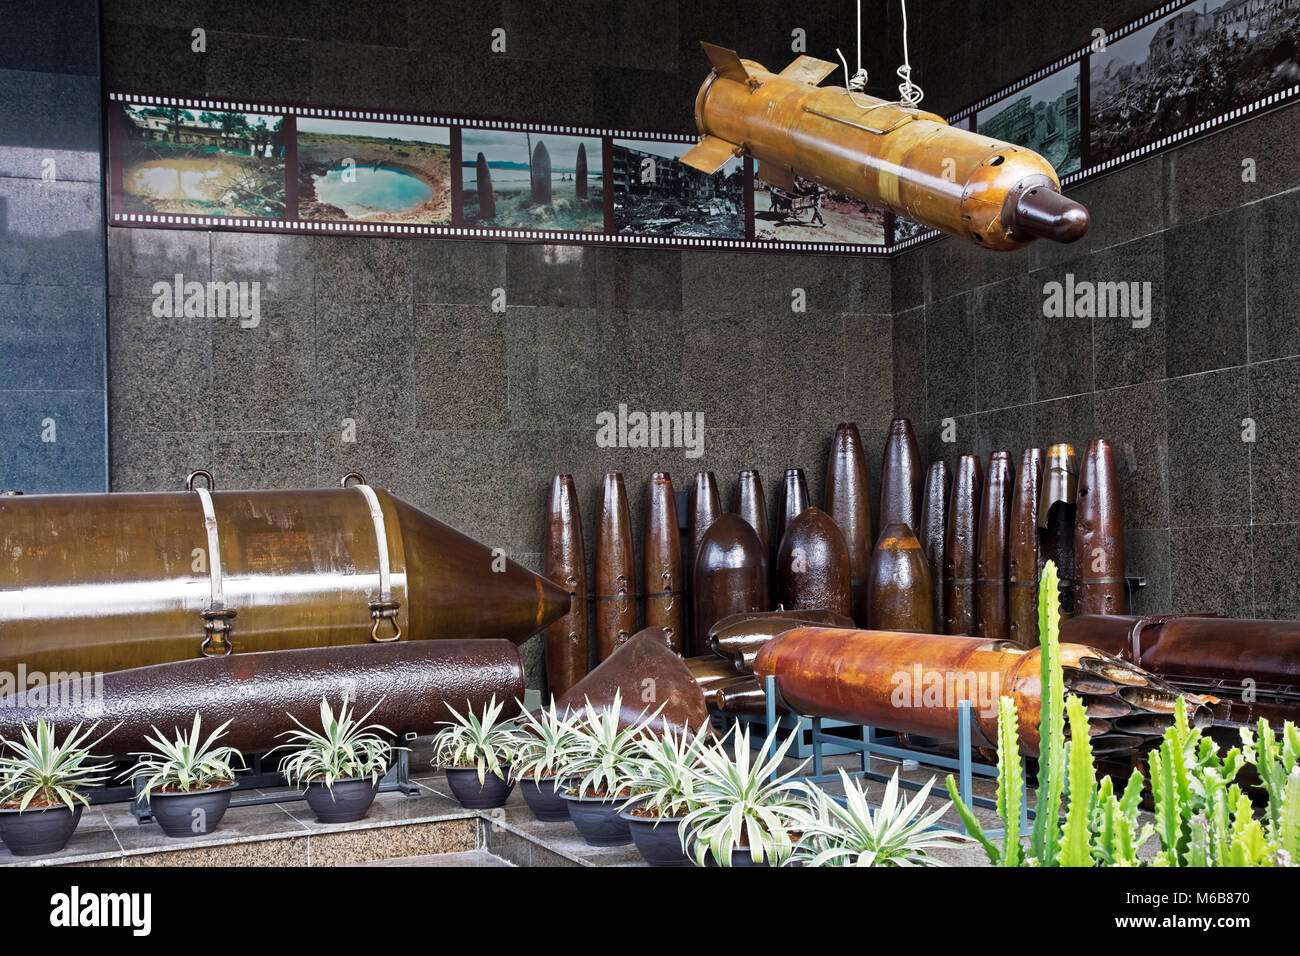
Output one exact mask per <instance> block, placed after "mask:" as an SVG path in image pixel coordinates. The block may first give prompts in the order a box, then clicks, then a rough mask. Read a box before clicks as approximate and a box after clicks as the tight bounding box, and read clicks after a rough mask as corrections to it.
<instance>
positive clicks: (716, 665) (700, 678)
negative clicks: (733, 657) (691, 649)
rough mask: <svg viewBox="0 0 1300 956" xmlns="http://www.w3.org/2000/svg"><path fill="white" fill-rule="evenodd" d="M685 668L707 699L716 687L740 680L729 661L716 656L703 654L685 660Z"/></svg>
mask: <svg viewBox="0 0 1300 956" xmlns="http://www.w3.org/2000/svg"><path fill="white" fill-rule="evenodd" d="M686 666H687V668H688V669H689V670H690V672H691V676H692V677H693V678H695V683H697V684H699V685H700V690H701V691H702V692H703V693H704V695H705V697H706V698H707V697H708V696H709V695H710V694H712V693H713V691H714V690H716V689H717V688H718V687H721V686H722V685H723V684H731V683H734V682H736V681H738V680H742V679H743V678H742V677H741V675H740V674H737V673H736V669H735V668H734V667H733V666H732V665H731V661H729V660H727V659H726V658H725V657H719V656H718V655H717V654H703V655H701V656H699V657H688V658H686Z"/></svg>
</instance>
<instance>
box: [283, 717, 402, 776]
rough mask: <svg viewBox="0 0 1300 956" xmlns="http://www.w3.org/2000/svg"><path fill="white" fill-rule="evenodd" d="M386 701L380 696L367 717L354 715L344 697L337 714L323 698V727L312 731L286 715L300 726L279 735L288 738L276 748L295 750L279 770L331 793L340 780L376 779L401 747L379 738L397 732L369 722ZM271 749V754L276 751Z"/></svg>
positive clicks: (321, 718)
mask: <svg viewBox="0 0 1300 956" xmlns="http://www.w3.org/2000/svg"><path fill="white" fill-rule="evenodd" d="M381 703H383V698H382V697H381V698H380V699H379V700H378V701H376V703H375V706H374V707H371V708H370V709H369V710H368V711H366V714H365V716H364V717H360V718H357V717H353V716H352V713H351V709H350V707H349V705H348V702H347V701H346V700H345V701H344V702H343V705H342V707H340V708H339V712H338V715H337V716H336V715H335V714H334V711H333V709H332V708H331V707H330V704H329V700H328V699H327V698H325V697H322V698H321V701H320V722H321V729H320V730H312V729H311V728H310V727H308V726H307V725H306V724H304V723H303V722H302V721H300V720H299V719H298V718H297V717H295V716H293V714H286V716H287V717H288V718H289V719H290V720H292V721H293V722H294V723H295V724H297V725H298V728H297V729H296V730H286V731H285V732H284V733H282V734H279V735H278V736H280V737H287V738H289V742H288V743H284V744H281V745H280V746H278V747H276V748H275V750H286V749H289V750H292V751H293V753H292V754H290V755H289V757H288V758H287V759H286V760H285V761H284V763H283V764H281V766H280V772H281V773H283V774H284V776H285V778H286V779H288V781H289V782H290V783H323V784H325V786H326V788H328V789H329V791H330V792H331V793H333V792H334V783H335V781H338V780H353V779H357V778H360V777H370V779H371V781H372V782H377V781H378V780H379V778H380V777H381V776H383V774H384V772H385V771H386V770H387V769H388V761H389V759H390V758H391V757H392V755H393V752H394V751H395V750H399V749H405V748H398V747H394V746H393V745H392V744H391V743H389V742H388V740H386V739H384V738H383V737H380V736H379V734H378V733H376V731H380V732H382V733H384V734H385V735H387V737H390V738H391V737H394V736H395V734H394V733H393V732H392V731H391V730H389V729H388V728H387V727H384V726H382V725H381V724H367V723H366V721H367V720H369V719H370V715H371V714H373V713H374V712H375V709H376V708H377V707H378V706H379V705H380V704H381ZM275 750H273V751H272V753H274V752H275Z"/></svg>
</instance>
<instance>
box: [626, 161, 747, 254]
mask: <svg viewBox="0 0 1300 956" xmlns="http://www.w3.org/2000/svg"><path fill="white" fill-rule="evenodd" d="M691 145H692V144H691V143H662V142H658V141H654V140H629V139H616V140H614V141H613V148H612V150H611V159H612V163H613V182H612V188H613V190H614V229H615V231H616V232H618V233H619V234H620V235H640V236H693V237H705V238H715V239H743V238H744V237H745V171H744V169H743V167H742V166H741V165H740V161H739V160H738V159H733V160H730V161H729V162H727V163H726V164H725V165H724V166H723V167H722V168H721V169H719V170H718V171H717V172H715V173H712V174H710V173H704V172H701V171H700V170H698V169H692V168H691V167H690V166H687V165H685V164H684V163H682V162H681V155H682V154H683V153H684V152H686V151H687V150H688V149H690V148H691Z"/></svg>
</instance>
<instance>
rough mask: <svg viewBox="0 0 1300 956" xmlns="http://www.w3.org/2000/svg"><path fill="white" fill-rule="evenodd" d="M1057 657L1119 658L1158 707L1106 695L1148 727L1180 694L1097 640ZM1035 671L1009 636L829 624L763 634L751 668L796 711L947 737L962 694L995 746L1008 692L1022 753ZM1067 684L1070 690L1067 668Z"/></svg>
mask: <svg viewBox="0 0 1300 956" xmlns="http://www.w3.org/2000/svg"><path fill="white" fill-rule="evenodd" d="M1062 657H1063V659H1069V660H1072V661H1075V662H1077V664H1078V669H1082V670H1084V671H1086V672H1090V673H1099V672H1100V671H1101V670H1102V669H1104V668H1106V667H1110V668H1116V667H1119V668H1122V669H1124V671H1125V673H1126V674H1128V675H1130V677H1131V679H1132V680H1135V681H1140V682H1141V683H1140V685H1135V686H1142V687H1143V688H1144V689H1145V690H1146V692H1147V693H1148V694H1149V695H1150V697H1151V700H1152V701H1153V702H1158V703H1159V706H1151V707H1145V708H1144V707H1141V706H1139V705H1135V704H1134V703H1133V702H1132V701H1129V700H1123V699H1121V698H1119V697H1118V696H1116V697H1115V698H1114V700H1113V701H1110V702H1111V703H1113V704H1114V705H1115V706H1119V705H1120V704H1121V703H1122V704H1124V705H1127V706H1128V707H1129V708H1130V711H1129V717H1127V718H1125V719H1126V720H1129V722H1130V723H1131V724H1132V723H1135V722H1134V721H1132V719H1131V718H1132V717H1133V716H1135V715H1138V714H1141V715H1144V716H1146V717H1147V718H1148V723H1147V724H1146V726H1155V723H1156V722H1163V726H1168V725H1169V724H1171V723H1172V721H1173V715H1172V710H1170V709H1168V708H1169V707H1171V706H1172V702H1173V701H1175V700H1176V699H1177V696H1178V693H1177V691H1176V690H1175V689H1174V688H1172V687H1170V686H1169V685H1168V684H1166V683H1164V682H1162V681H1160V680H1159V679H1158V678H1156V677H1154V676H1153V675H1150V674H1146V673H1144V672H1142V671H1140V670H1139V669H1137V668H1135V667H1133V666H1132V665H1127V664H1125V663H1124V662H1122V661H1118V660H1115V659H1113V658H1109V657H1108V656H1107V655H1106V654H1104V653H1103V652H1101V651H1100V650H1098V649H1096V648H1090V647H1068V646H1065V645H1063V646H1062ZM1039 675H1040V660H1039V652H1038V651H1037V650H1036V649H1035V650H1030V651H1026V650H1023V649H1021V648H1017V647H1015V646H1014V645H1012V644H1010V643H1008V642H996V641H986V640H984V639H982V638H974V637H953V636H951V635H941V634H901V633H898V632H893V631H860V630H840V629H828V628H796V629H794V630H791V631H787V632H785V633H784V634H782V635H780V636H779V637H777V638H775V639H773V640H772V641H770V642H768V644H767V645H765V646H764V648H763V649H762V651H760V652H759V654H758V657H757V659H756V660H755V662H754V676H755V677H756V678H757V679H758V680H759V682H760V683H761V682H762V681H763V680H764V679H765V678H767V677H768V676H773V677H775V678H776V684H777V690H778V693H779V694H780V697H781V701H782V702H783V703H784V704H785V705H786V706H787V707H788V708H790V709H791V710H793V711H795V712H796V713H799V714H807V715H811V716H819V717H828V718H832V719H835V720H845V721H849V722H851V723H855V724H866V725H869V726H872V727H882V728H889V729H891V730H896V731H900V732H904V733H917V734H925V735H928V736H933V737H938V738H941V739H946V740H952V739H955V737H956V734H957V705H958V702H959V701H960V700H963V699H969V700H971V702H972V704H974V713H973V715H972V716H973V717H974V721H975V726H974V727H973V728H972V731H973V734H974V737H975V743H976V744H977V745H979V746H984V747H994V746H996V740H997V702H998V698H999V697H1001V696H1008V697H1010V698H1012V700H1013V701H1015V704H1016V708H1017V710H1018V712H1019V717H1020V746H1021V750H1022V752H1023V753H1025V754H1026V755H1028V756H1034V755H1036V754H1037V752H1038V721H1039V708H1040V706H1041V698H1040V690H1041V688H1040V676H1039ZM1065 689H1066V692H1067V693H1072V692H1073V687H1072V679H1071V677H1070V675H1069V674H1068V673H1067V674H1066V675H1065ZM1093 703H1094V704H1096V705H1099V704H1100V703H1101V701H1093ZM1188 712H1189V719H1190V720H1191V721H1192V722H1193V723H1194V724H1196V725H1198V726H1203V725H1205V724H1206V723H1207V722H1208V720H1209V710H1208V707H1207V706H1206V704H1205V702H1204V701H1202V700H1199V699H1197V700H1190V701H1189V702H1188ZM1099 726H1100V730H1101V733H1100V734H1099V735H1098V738H1097V739H1099V740H1103V741H1105V742H1106V743H1105V746H1106V748H1107V752H1123V751H1124V750H1126V749H1130V750H1131V749H1135V748H1136V745H1134V743H1133V741H1131V740H1129V739H1128V738H1129V737H1130V736H1133V735H1130V734H1128V733H1127V732H1124V733H1120V732H1119V731H1118V729H1117V728H1109V727H1106V726H1104V725H1099ZM1112 731H1113V732H1112Z"/></svg>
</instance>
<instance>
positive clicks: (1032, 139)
mask: <svg viewBox="0 0 1300 956" xmlns="http://www.w3.org/2000/svg"><path fill="white" fill-rule="evenodd" d="M1080 73H1081V68H1080V65H1079V63H1077V62H1076V63H1071V64H1069V65H1068V66H1065V67H1063V68H1062V69H1060V70H1057V71H1056V72H1055V73H1051V74H1049V75H1047V76H1045V77H1043V78H1042V79H1041V80H1037V81H1035V82H1034V83H1031V84H1030V85H1029V86H1026V87H1025V88H1024V89H1023V90H1017V91H1016V92H1015V93H1012V94H1011V95H1010V96H1005V97H1003V98H1002V99H1000V100H998V101H997V102H996V103H993V104H992V105H990V106H986V107H984V109H982V110H980V111H979V112H978V113H976V114H975V129H976V131H977V132H979V133H981V134H982V135H984V136H992V137H993V138H994V139H1000V140H1004V141H1005V142H1008V143H1012V144H1014V145H1016V146H1024V147H1026V148H1028V149H1032V150H1033V151H1034V152H1036V153H1038V154H1039V155H1040V156H1042V157H1043V158H1044V159H1046V160H1047V161H1048V162H1049V163H1051V164H1052V165H1053V166H1055V167H1056V172H1057V175H1058V176H1064V175H1066V174H1067V173H1075V172H1078V171H1079V168H1080V166H1081V165H1082V160H1081V156H1080V152H1079V76H1080Z"/></svg>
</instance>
